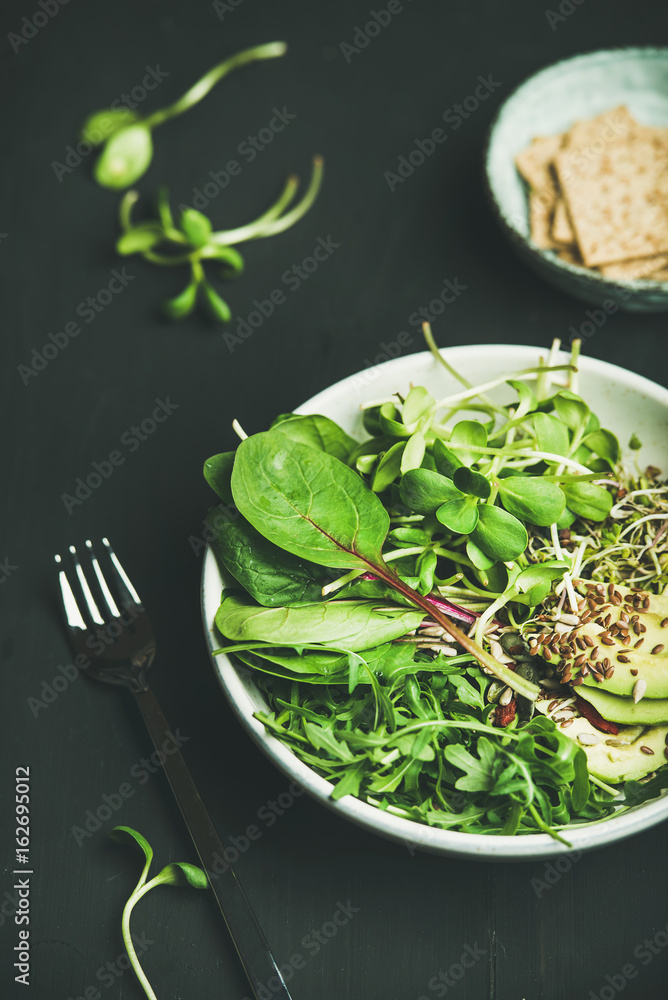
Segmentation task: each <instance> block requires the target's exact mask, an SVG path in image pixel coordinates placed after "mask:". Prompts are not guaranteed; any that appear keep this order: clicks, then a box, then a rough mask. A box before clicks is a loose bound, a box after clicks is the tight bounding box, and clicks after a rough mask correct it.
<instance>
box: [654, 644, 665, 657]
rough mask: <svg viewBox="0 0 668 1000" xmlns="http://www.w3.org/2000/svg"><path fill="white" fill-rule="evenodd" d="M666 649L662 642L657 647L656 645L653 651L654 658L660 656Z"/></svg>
mask: <svg viewBox="0 0 668 1000" xmlns="http://www.w3.org/2000/svg"><path fill="white" fill-rule="evenodd" d="M664 648H665V647H664V645H663V643H662V642H660V643H658V644H657V645H656V646H655V647H654V649H653V650H652V655H653V656H658V654H659V653H663V650H664Z"/></svg>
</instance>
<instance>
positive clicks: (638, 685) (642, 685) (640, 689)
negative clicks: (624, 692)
mask: <svg viewBox="0 0 668 1000" xmlns="http://www.w3.org/2000/svg"><path fill="white" fill-rule="evenodd" d="M646 691H647V681H645V680H643V679H642V677H640V678H638V680H637V681H636V682H635V684H634V685H633V701H634V702H635V704H636V705H637V704H638V702H639V701H640V699H641V698H642V697H643V696H644V694H645V692H646Z"/></svg>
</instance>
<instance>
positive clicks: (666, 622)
mask: <svg viewBox="0 0 668 1000" xmlns="http://www.w3.org/2000/svg"><path fill="white" fill-rule="evenodd" d="M667 626H668V618H664V619H663V620H662V622H661V626H660V627H661V628H666V627H667Z"/></svg>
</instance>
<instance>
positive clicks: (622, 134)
mask: <svg viewBox="0 0 668 1000" xmlns="http://www.w3.org/2000/svg"><path fill="white" fill-rule="evenodd" d="M629 119H630V116H629V115H628V112H626V109H616V110H615V111H614V112H609V113H607V114H605V115H599V116H598V118H594V119H592V120H591V121H589V122H578V123H577V124H576V125H575V126H573V128H572V129H571V130H570V132H569V133H567V135H566V137H565V140H564V147H563V148H562V149H561V150H559V151H558V152H557V154H556V156H555V166H556V170H557V175H558V178H559V182H560V184H561V188H562V190H563V193H564V197H565V199H566V202H567V205H568V211H569V215H570V218H571V221H572V224H573V228H574V230H575V234H576V237H577V241H578V245H579V248H580V252H581V254H582V258H583V260H584V263H585V264H586V265H587V266H588V267H593V266H596V265H605V264H613V263H616V262H619V261H627V260H628V259H629V258H636V257H652V256H656V255H658V254H661V253H668V155H667V154H668V143H667V142H666V134H668V133H666V130H664V129H650V128H645V127H643V126H639V125H636V124H635V123H633V124H631V122H633V119H630V122H629ZM626 276H627V277H628V276H629V275H626Z"/></svg>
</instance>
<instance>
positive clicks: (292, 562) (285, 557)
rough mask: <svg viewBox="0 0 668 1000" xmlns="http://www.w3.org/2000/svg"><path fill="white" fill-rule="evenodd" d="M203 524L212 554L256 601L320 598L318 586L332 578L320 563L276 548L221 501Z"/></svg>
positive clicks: (275, 604)
mask: <svg viewBox="0 0 668 1000" xmlns="http://www.w3.org/2000/svg"><path fill="white" fill-rule="evenodd" d="M234 515H236V516H234ZM207 524H208V525H209V527H210V528H211V535H210V542H211V547H212V549H213V551H214V552H215V554H216V556H217V557H218V558H219V559H220V561H221V562H222V564H223V566H224V567H225V569H226V570H227V572H228V573H230V575H231V576H233V577H234V579H235V580H236V581H237V582H238V583H240V584H241V586H242V587H244V588H245V589H246V590H247V591H248V593H249V594H250V595H251V597H252V598H253V599H254V600H256V601H257V602H258V604H262V605H264V606H265V607H268V608H271V607H280V606H283V605H286V606H292V605H295V604H305V603H313V602H315V601H321V600H323V597H322V588H323V587H324V586H325V584H327V583H329V582H330V581H331V579H332V574H331V573H328V572H327V570H326V568H325V567H324V566H320V565H318V564H316V563H312V562H308V561H307V560H305V559H300V558H299V556H295V555H293V554H292V553H290V552H286V551H285V550H284V549H281V548H279V546H278V545H274V544H273V543H272V542H270V541H269V540H268V539H267V538H265V537H264V535H261V534H260V533H259V531H256V529H255V528H254V527H253V525H252V524H250V523H249V522H248V521H247V520H246V519H245V518H244V517H241V515H239V514H238V513H237V512H236V511H232V512H230V510H229V508H226V507H223V506H222V505H221V506H219V507H214V508H213V509H212V510H211V511H209V513H208V514H207Z"/></svg>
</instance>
